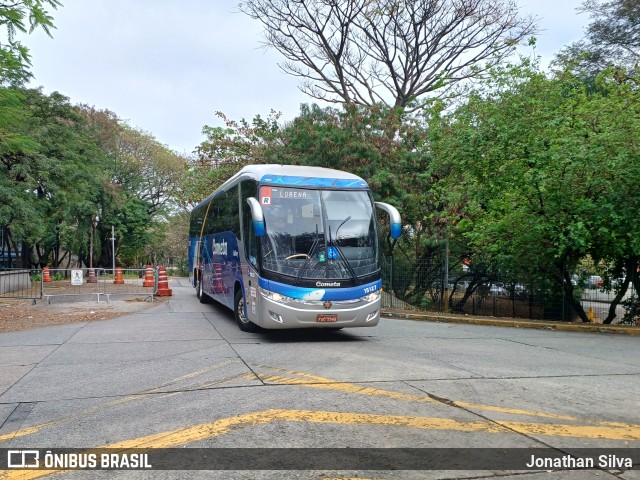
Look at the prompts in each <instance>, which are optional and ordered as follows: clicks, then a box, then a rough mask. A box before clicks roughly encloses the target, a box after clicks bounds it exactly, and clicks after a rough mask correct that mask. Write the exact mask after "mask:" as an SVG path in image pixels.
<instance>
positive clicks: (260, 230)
mask: <svg viewBox="0 0 640 480" xmlns="http://www.w3.org/2000/svg"><path fill="white" fill-rule="evenodd" d="M247 203H248V204H249V208H251V219H252V220H253V232H254V233H255V235H256V237H262V236H264V213H263V212H262V207H261V206H260V202H258V200H256V199H255V198H254V197H249V198H247Z"/></svg>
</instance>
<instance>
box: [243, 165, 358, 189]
mask: <svg viewBox="0 0 640 480" xmlns="http://www.w3.org/2000/svg"><path fill="white" fill-rule="evenodd" d="M243 174H244V175H243ZM238 175H242V176H245V177H246V176H250V177H253V178H254V179H255V180H258V181H261V182H264V181H269V180H268V179H269V178H287V177H299V178H318V179H320V178H326V179H334V180H352V181H355V182H358V181H360V182H362V184H364V185H366V182H365V181H364V180H363V179H362V178H360V177H359V176H357V175H354V174H352V173H348V172H343V171H340V170H333V169H331V168H323V167H305V166H300V165H247V166H246V167H244V168H243V169H242V170H240V172H238ZM295 184H296V183H291V185H295Z"/></svg>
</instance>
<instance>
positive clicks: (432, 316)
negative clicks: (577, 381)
mask: <svg viewBox="0 0 640 480" xmlns="http://www.w3.org/2000/svg"><path fill="white" fill-rule="evenodd" d="M381 316H383V317H386V318H402V319H406V320H417V321H426V322H442V323H461V324H470V325H488V326H494V327H512V328H535V329H540V330H558V331H564V332H592V333H616V334H623V335H635V336H640V328H638V327H628V326H621V325H601V324H592V323H588V324H582V323H571V322H552V321H549V320H521V319H516V318H504V319H503V318H495V317H472V316H469V315H464V316H463V315H448V314H439V313H426V312H425V313H410V312H405V311H397V310H383V311H382V313H381Z"/></svg>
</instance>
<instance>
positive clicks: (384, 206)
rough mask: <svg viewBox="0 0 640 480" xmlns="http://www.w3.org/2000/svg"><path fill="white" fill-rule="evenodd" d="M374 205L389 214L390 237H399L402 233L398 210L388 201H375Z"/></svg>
mask: <svg viewBox="0 0 640 480" xmlns="http://www.w3.org/2000/svg"><path fill="white" fill-rule="evenodd" d="M376 207H378V208H379V209H381V210H384V211H385V212H387V213H388V214H389V220H390V224H391V228H390V230H391V231H390V232H389V233H390V234H391V238H400V235H402V220H401V219H400V212H398V210H397V209H396V207H393V206H391V205H389V204H388V203H382V202H376Z"/></svg>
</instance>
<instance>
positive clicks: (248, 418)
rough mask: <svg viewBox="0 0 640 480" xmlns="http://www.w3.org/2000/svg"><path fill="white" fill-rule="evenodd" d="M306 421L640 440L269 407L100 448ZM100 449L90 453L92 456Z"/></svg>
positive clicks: (546, 427) (172, 442)
mask: <svg viewBox="0 0 640 480" xmlns="http://www.w3.org/2000/svg"><path fill="white" fill-rule="evenodd" d="M276 421H279V422H306V423H317V424H327V423H330V424H339V425H376V426H391V427H406V428H414V429H427V430H447V431H458V432H482V433H501V434H512V433H513V432H511V431H509V429H510V430H513V431H515V432H518V433H521V434H527V435H546V436H559V437H574V438H590V439H603V438H606V439H610V440H640V428H635V429H631V430H630V429H628V428H621V427H610V426H606V427H604V426H579V425H560V424H544V423H525V422H498V424H496V423H495V422H488V421H462V420H454V419H451V418H428V417H411V416H400V415H376V414H369V413H344V412H323V411H312V410H280V409H269V410H263V411H259V412H252V413H247V414H244V415H238V416H235V417H229V418H223V419H220V420H216V421H214V422H210V423H202V424H199V425H193V426H191V427H186V428H179V429H175V430H171V431H167V432H161V433H156V434H153V435H147V436H144V437H139V438H134V439H131V440H124V441H122V442H117V443H112V444H110V445H105V446H103V447H99V448H112V449H118V450H122V451H126V450H129V449H132V448H170V447H178V446H183V445H188V444H191V443H194V442H199V441H202V440H207V439H210V438H214V437H218V436H220V435H224V434H226V433H229V432H232V431H234V430H239V429H242V428H247V427H253V426H258V425H265V424H268V423H271V422H276ZM94 450H95V449H90V450H87V451H88V452H91V451H94ZM62 472H64V470H56V471H42V470H41V471H28V470H13V471H10V470H5V471H4V472H0V474H1V475H0V478H4V479H11V480H15V479H22V480H26V479H32V478H39V477H43V476H45V475H51V474H53V473H62Z"/></svg>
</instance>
